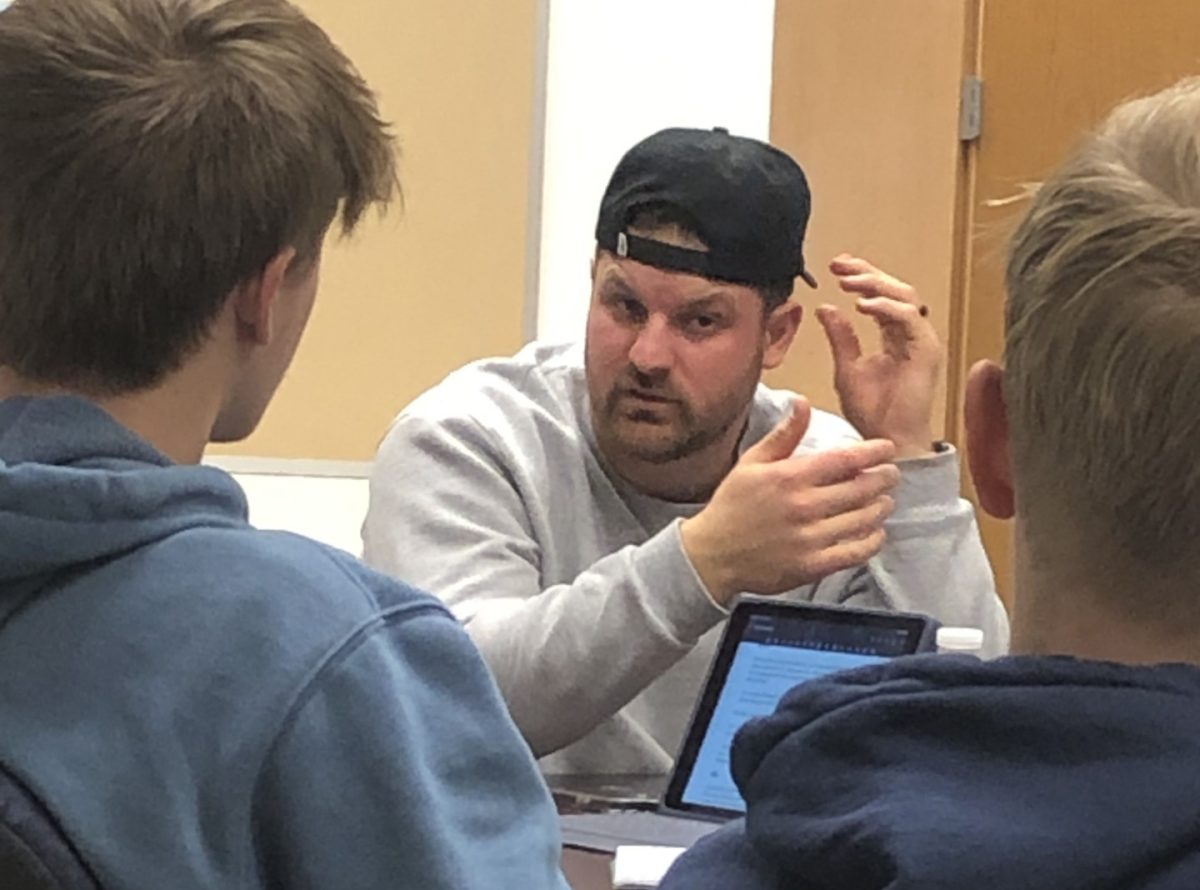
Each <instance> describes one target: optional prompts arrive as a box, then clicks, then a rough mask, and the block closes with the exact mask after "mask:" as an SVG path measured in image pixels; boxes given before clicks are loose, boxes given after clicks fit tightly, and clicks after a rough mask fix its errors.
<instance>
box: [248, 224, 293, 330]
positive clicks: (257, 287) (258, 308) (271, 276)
mask: <svg viewBox="0 0 1200 890" xmlns="http://www.w3.org/2000/svg"><path fill="white" fill-rule="evenodd" d="M295 261H296V248H294V247H285V248H284V249H283V250H281V251H280V252H279V253H278V254H276V255H275V258H274V259H272V260H271V261H270V262H269V263H267V264H266V266H264V267H263V270H262V271H261V272H260V273H258V275H256V276H254V277H253V278H251V279H249V280H248V281H244V282H242V283H241V284H239V285H238V286H237V289H236V290H235V291H234V295H233V299H234V311H235V314H236V316H237V329H238V339H239V340H241V341H243V342H250V343H254V344H255V345H258V346H266V345H267V344H268V343H270V342H271V336H272V334H273V321H274V317H275V316H274V312H275V301H276V299H277V298H278V297H279V293H280V291H281V290H282V289H283V286H284V281H285V279H286V278H287V275H288V272H289V271H290V270H291V268H292V265H293V263H295Z"/></svg>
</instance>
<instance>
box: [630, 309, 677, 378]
mask: <svg viewBox="0 0 1200 890" xmlns="http://www.w3.org/2000/svg"><path fill="white" fill-rule="evenodd" d="M674 358H675V355H674V342H673V338H672V336H671V330H670V326H669V325H668V323H667V320H666V319H664V318H655V317H653V316H651V317H650V318H649V319H648V320H647V321H646V323H645V324H644V325H642V327H641V330H639V331H638V334H637V338H636V339H635V340H634V341H633V345H632V346H630V347H629V363H630V364H631V365H633V367H634V368H636V369H637V371H638V372H639V373H642V374H647V375H656V374H662V373H664V372H666V371H669V370H671V366H672V364H673V363H674Z"/></svg>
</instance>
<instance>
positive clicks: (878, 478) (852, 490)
mask: <svg viewBox="0 0 1200 890" xmlns="http://www.w3.org/2000/svg"><path fill="white" fill-rule="evenodd" d="M899 482H900V470H899V468H898V467H897V466H896V465H895V464H884V465H882V466H879V467H873V468H871V469H869V470H866V471H864V472H862V473H860V474H859V475H857V476H855V477H854V478H853V479H847V480H846V481H845V482H837V483H835V484H833V485H826V486H822V487H821V488H815V489H810V493H809V494H808V495H807V496H806V497H805V498H804V500H803V502H802V504H801V506H800V508H799V510H798V512H800V513H802V514H803V516H802V518H803V519H806V520H809V521H814V520H822V519H828V518H830V517H833V516H839V515H842V514H845V513H852V512H854V511H855V510H858V509H861V508H862V507H865V506H866V505H868V504H873V503H875V502H876V501H877V500H879V498H881V497H884V496H885V495H887V494H888V492H890V491H892V489H894V488H895V487H896V486H897V485H898V484H899Z"/></svg>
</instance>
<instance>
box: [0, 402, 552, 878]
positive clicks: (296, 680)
mask: <svg viewBox="0 0 1200 890" xmlns="http://www.w3.org/2000/svg"><path fill="white" fill-rule="evenodd" d="M0 761H3V763H4V764H5V765H6V766H7V767H8V768H9V769H10V770H11V771H12V772H13V773H15V774H16V775H17V776H18V777H19V778H21V779H22V780H24V782H25V783H26V784H27V785H28V786H29V787H30V788H31V790H32V791H33V792H34V793H35V794H36V795H37V796H38V797H39V798H40V799H41V800H42V802H43V803H44V804H45V805H46V806H48V808H49V809H50V810H51V811H52V812H53V814H54V815H55V816H56V817H57V819H58V820H59V822H60V823H61V825H62V827H63V828H64V830H65V831H66V833H67V835H68V836H69V837H70V838H72V840H73V841H74V842H75V843H76V844H77V846H78V848H79V850H80V852H81V855H82V857H83V859H84V860H85V862H86V863H87V864H88V865H89V866H90V867H91V868H92V869H93V871H94V872H95V874H96V876H97V877H98V879H99V881H100V883H101V884H103V885H105V886H108V887H114V888H117V887H120V888H122V890H135V888H146V890H168V888H169V890H187V888H202V887H203V888H259V887H262V888H267V887H269V888H301V887H303V888H389V890H391V888H421V890H427V888H441V887H446V888H449V887H454V888H485V887H486V888H499V887H513V888H522V890H525V888H531V890H532V888H556V890H560V888H563V887H564V886H565V885H564V884H563V883H562V878H561V874H560V872H559V868H558V862H559V857H560V849H559V841H558V829H557V822H556V817H555V813H554V810H553V806H552V804H551V801H550V798H549V795H548V793H547V791H546V789H545V786H544V784H543V783H542V781H541V779H540V778H539V776H538V773H537V769H536V766H535V764H534V761H533V759H532V756H531V755H530V753H529V750H528V748H527V747H526V745H525V744H524V742H523V741H522V740H521V738H520V737H519V735H518V733H517V731H516V729H515V727H514V726H513V725H512V723H511V721H510V720H509V718H508V716H507V712H506V711H505V709H504V705H503V704H502V702H501V700H500V697H499V693H498V691H497V690H496V687H495V685H494V683H493V682H492V680H491V678H490V675H489V674H488V673H487V671H486V669H485V668H484V665H483V663H482V661H481V659H480V658H479V656H478V655H477V653H476V651H475V649H474V648H473V646H472V645H471V643H470V642H469V640H468V638H467V636H466V634H465V633H464V632H463V631H462V630H461V628H460V627H459V625H458V623H457V622H456V621H455V620H454V619H453V618H452V617H451V616H450V615H449V613H447V612H446V611H445V609H444V608H443V607H442V606H440V605H439V604H437V603H436V602H435V601H434V600H433V599H431V598H430V597H428V596H426V595H425V594H422V593H420V592H418V591H416V590H413V589H412V588H409V587H406V586H404V585H402V584H398V583H396V582H394V581H391V580H389V579H387V578H385V577H383V576H381V575H378V574H376V573H374V572H372V571H370V570H368V569H366V568H365V567H363V566H362V565H361V564H360V563H359V562H358V561H357V560H355V559H353V558H351V557H350V556H348V555H346V554H344V553H342V552H340V551H337V550H334V549H332V548H328V547H325V546H322V545H320V544H317V543H315V542H313V541H309V540H307V539H304V538H301V537H298V536H295V535H290V534H284V533H274V532H259V531H255V530H254V529H252V528H251V527H250V526H249V525H248V524H247V521H246V504H245V500H244V498H243V495H242V492H241V489H240V488H239V487H238V485H237V484H236V483H235V482H234V481H233V480H232V479H230V478H229V477H228V476H227V475H226V474H224V473H222V472H221V471H219V470H216V469H212V468H207V467H194V466H176V465H173V464H172V463H171V462H170V461H169V460H167V459H166V458H164V457H163V456H162V455H161V454H159V453H158V452H156V451H155V450H154V449H153V448H151V447H150V446H148V445H147V444H146V443H145V442H143V441H141V440H140V439H138V438H136V437H135V436H133V435H132V434H130V433H129V432H128V431H127V430H125V429H124V428H123V427H121V426H120V425H119V424H117V423H116V422H114V421H113V420H112V419H111V418H110V417H109V416H108V415H107V414H106V413H104V412H103V411H101V410H100V409H99V408H98V407H96V406H94V405H93V404H91V403H89V402H86V401H83V400H79V399H73V398H52V399H32V400H31V399H10V400H7V401H3V402H0Z"/></svg>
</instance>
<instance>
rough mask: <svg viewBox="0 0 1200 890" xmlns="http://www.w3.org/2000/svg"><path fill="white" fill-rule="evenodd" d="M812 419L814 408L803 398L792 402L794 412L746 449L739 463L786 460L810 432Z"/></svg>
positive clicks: (800, 397)
mask: <svg viewBox="0 0 1200 890" xmlns="http://www.w3.org/2000/svg"><path fill="white" fill-rule="evenodd" d="M811 418H812V407H811V406H810V405H809V404H808V399H806V398H804V397H803V396H799V397H797V398H796V400H795V401H794V402H792V410H791V411H790V412H789V413H788V414H787V415H786V416H785V417H784V418H783V420H781V421H779V423H777V424H776V425H775V428H774V429H772V430H771V431H770V432H769V433H767V434H766V435H765V436H763V437H762V438H761V439H759V440H758V442H756V443H755V444H754V445H753V446H751V447H750V448H747V449H746V453H745V454H743V455H742V457H741V460H740V461H738V463H743V464H752V463H770V462H771V461H777V460H785V459H787V458H789V457H791V456H792V453H793V452H794V451H795V450H796V449H797V448H798V447H799V445H800V442H801V440H803V439H804V434H805V433H806V432H808V422H809V420H810V419H811Z"/></svg>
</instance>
